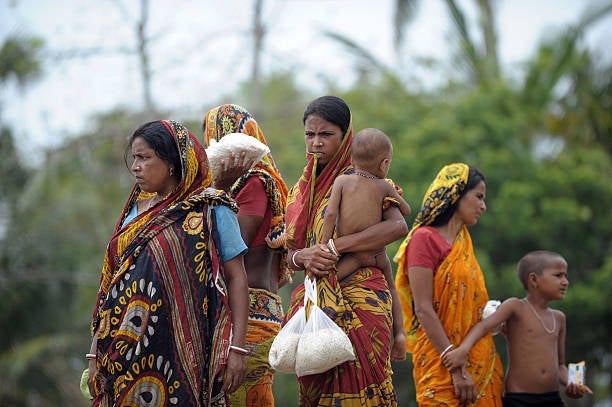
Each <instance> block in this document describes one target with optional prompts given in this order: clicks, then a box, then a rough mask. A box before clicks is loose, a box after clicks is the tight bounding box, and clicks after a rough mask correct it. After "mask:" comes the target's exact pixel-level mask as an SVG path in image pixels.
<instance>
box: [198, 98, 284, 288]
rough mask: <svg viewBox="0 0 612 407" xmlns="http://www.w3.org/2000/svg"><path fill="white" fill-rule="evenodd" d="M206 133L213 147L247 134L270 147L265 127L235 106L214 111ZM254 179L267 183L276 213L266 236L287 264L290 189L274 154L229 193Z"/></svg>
mask: <svg viewBox="0 0 612 407" xmlns="http://www.w3.org/2000/svg"><path fill="white" fill-rule="evenodd" d="M203 131H204V139H205V140H204V141H205V143H206V145H210V141H211V140H215V141H219V140H221V138H222V137H223V136H226V135H228V134H231V133H244V134H246V135H248V136H251V137H254V138H255V139H257V140H258V141H260V142H262V143H263V144H265V145H268V143H267V141H266V138H265V136H264V133H263V131H262V130H261V127H260V126H259V124H258V123H257V121H256V120H255V119H254V118H253V116H251V114H250V113H249V112H248V111H247V110H246V109H245V108H243V107H242V106H239V105H235V104H225V105H221V106H217V107H215V108H212V109H210V110H209V111H208V112H207V113H206V117H205V119H204V124H203ZM251 177H257V178H259V179H260V180H261V182H262V183H263V185H264V190H265V192H266V195H267V196H268V202H269V205H270V209H271V210H272V223H271V225H270V231H269V232H268V235H267V236H266V243H267V244H268V246H269V247H270V248H271V249H275V250H279V251H281V254H282V256H283V260H282V261H281V264H286V261H285V259H286V254H287V250H286V249H285V244H284V236H285V208H286V206H287V193H288V189H287V184H286V183H285V181H284V180H283V178H282V176H281V174H280V172H279V170H278V167H277V166H276V163H275V162H274V158H273V157H272V153H268V154H266V155H265V156H264V157H263V158H262V160H261V161H260V162H258V163H257V164H255V166H254V167H253V168H252V169H251V170H249V171H248V172H247V173H246V174H245V175H243V176H242V177H240V178H238V180H236V182H235V183H234V185H232V187H231V189H230V191H229V192H230V194H231V196H232V197H235V196H236V194H237V193H238V192H239V191H240V190H241V189H242V188H243V187H244V186H245V184H246V182H247V180H248V179H249V178H251ZM281 273H282V274H283V275H281V276H279V279H280V278H281V277H284V278H287V279H288V280H289V281H291V276H292V275H293V272H292V271H291V270H290V269H288V268H287V267H284V268H283V270H281Z"/></svg>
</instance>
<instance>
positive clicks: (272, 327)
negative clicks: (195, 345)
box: [203, 104, 293, 407]
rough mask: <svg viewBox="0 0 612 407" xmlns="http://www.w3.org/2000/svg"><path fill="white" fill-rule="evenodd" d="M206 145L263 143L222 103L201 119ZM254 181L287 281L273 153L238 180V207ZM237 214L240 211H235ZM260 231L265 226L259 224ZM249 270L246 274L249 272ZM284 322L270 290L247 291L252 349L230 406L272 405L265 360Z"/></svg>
mask: <svg viewBox="0 0 612 407" xmlns="http://www.w3.org/2000/svg"><path fill="white" fill-rule="evenodd" d="M203 130H204V139H205V140H204V141H205V143H206V145H210V142H211V140H216V141H219V140H221V138H223V137H224V136H226V135H228V134H231V133H243V134H246V135H248V136H251V137H254V138H255V139H257V140H258V141H260V142H262V143H263V144H266V145H267V142H266V139H265V137H264V133H263V131H262V130H261V128H260V127H259V125H258V124H257V122H256V121H255V119H254V118H253V117H252V116H251V114H250V113H249V112H248V111H247V110H246V109H245V108H243V107H241V106H239V105H235V104H225V105H221V106H217V107H214V108H212V109H210V110H209V111H208V112H207V113H206V117H205V119H204V125H203ZM254 177H255V178H258V179H259V180H260V181H261V182H262V184H263V187H264V191H265V194H266V196H267V199H268V203H267V205H268V207H269V208H270V210H271V212H272V221H271V223H270V230H269V231H268V233H267V236H266V238H265V241H266V244H267V245H268V247H269V248H270V249H274V250H275V251H276V252H278V253H280V255H281V259H280V264H281V265H282V269H281V270H279V275H278V276H276V277H277V278H278V279H279V281H280V280H281V279H282V278H285V279H287V281H289V282H291V278H292V276H293V270H291V269H290V268H289V267H287V266H286V264H287V261H286V257H287V249H285V247H284V240H283V237H284V232H285V208H286V206H287V192H288V190H287V185H286V184H285V181H284V180H283V178H282V177H281V174H280V172H279V171H278V168H277V167H276V163H275V162H274V159H273V158H272V154H270V153H268V154H266V155H265V156H264V157H263V159H262V160H261V161H260V162H258V163H257V164H255V166H254V167H253V168H252V169H251V170H249V171H248V172H247V173H246V174H245V175H243V176H242V177H240V178H238V180H236V182H235V183H234V184H233V185H232V186H231V188H230V190H229V193H230V195H231V196H232V197H233V198H236V199H237V200H238V203H239V204H240V198H239V194H238V193H239V192H240V191H241V190H243V188H244V187H245V185H246V184H247V182H248V181H249V180H250V179H252V178H254ZM239 214H240V213H239ZM262 227H263V226H262ZM247 272H248V270H247ZM282 319H283V308H282V302H281V298H280V297H279V296H278V295H277V294H275V293H273V292H271V291H268V290H264V289H259V288H249V319H248V330H247V336H246V347H247V348H248V349H249V350H250V351H251V354H250V356H249V358H248V362H247V363H248V369H247V377H246V379H245V381H244V383H243V384H242V385H241V386H240V387H239V388H238V390H236V391H235V392H234V393H232V395H231V404H232V405H238V406H257V407H260V406H262V407H264V406H273V405H274V394H273V392H272V382H273V373H274V370H273V369H272V367H271V366H270V363H269V361H268V354H269V352H270V346H271V345H272V342H273V341H274V338H275V337H276V335H277V334H278V332H279V331H280V326H281V322H282Z"/></svg>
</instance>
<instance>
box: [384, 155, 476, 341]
mask: <svg viewBox="0 0 612 407" xmlns="http://www.w3.org/2000/svg"><path fill="white" fill-rule="evenodd" d="M469 170H470V167H469V166H468V165H467V164H463V163H453V164H449V165H446V166H444V167H443V168H442V169H441V170H440V171H439V172H438V174H437V175H436V178H435V179H434V180H433V182H432V183H431V184H430V185H429V188H427V191H426V192H425V196H424V197H423V204H422V205H421V209H420V210H419V213H418V214H417V216H416V218H415V220H414V222H413V224H412V228H411V229H410V232H409V233H408V236H406V238H405V239H404V241H403V242H402V243H401V245H400V247H399V249H398V251H397V253H396V254H395V257H394V258H393V260H394V261H395V262H397V263H398V269H397V274H396V277H395V285H396V287H397V291H398V294H399V296H400V300H401V302H402V311H403V314H404V329H405V330H406V334H407V340H406V344H407V347H408V351H409V352H410V351H411V349H412V346H413V344H414V341H415V333H416V329H417V328H418V326H419V321H418V319H417V318H416V315H415V314H414V310H413V300H412V294H411V292H410V284H409V282H408V270H406V269H405V263H406V251H407V248H408V243H409V242H410V239H411V238H412V235H413V234H414V232H415V231H416V230H417V229H418V228H420V227H421V226H427V225H431V224H432V223H435V222H436V221H437V220H438V218H439V217H440V216H441V215H442V214H449V213H451V212H453V209H452V208H454V207H455V206H456V204H457V203H458V202H459V198H460V197H461V195H462V194H463V191H464V190H465V187H466V185H467V182H468V173H469ZM451 214H452V213H451ZM445 217H446V216H445ZM446 220H448V219H446ZM436 223H437V222H436Z"/></svg>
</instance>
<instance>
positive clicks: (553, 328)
mask: <svg viewBox="0 0 612 407" xmlns="http://www.w3.org/2000/svg"><path fill="white" fill-rule="evenodd" d="M523 301H524V302H526V303H527V305H529V308H531V311H533V314H534V315H535V316H536V318H537V319H538V321H540V324H541V325H542V328H544V330H545V331H546V332H547V333H549V334H551V335H552V334H554V333H555V330H556V329H557V319H556V318H555V314H553V312H552V311H551V310H548V312H550V315H551V316H552V320H553V326H552V329H548V328H546V325H544V321H542V318H540V314H538V312H537V311H536V310H535V308H533V305H531V303H530V302H529V300H528V299H527V298H523Z"/></svg>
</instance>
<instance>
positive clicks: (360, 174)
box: [355, 170, 378, 179]
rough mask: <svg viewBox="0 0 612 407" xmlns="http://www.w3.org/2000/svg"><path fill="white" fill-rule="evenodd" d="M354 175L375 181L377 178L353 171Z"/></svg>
mask: <svg viewBox="0 0 612 407" xmlns="http://www.w3.org/2000/svg"><path fill="white" fill-rule="evenodd" d="M355 174H356V175H359V176H360V177H363V178H367V179H377V178H378V177H376V176H374V175H370V174H366V173H363V172H361V171H357V170H355Z"/></svg>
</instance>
